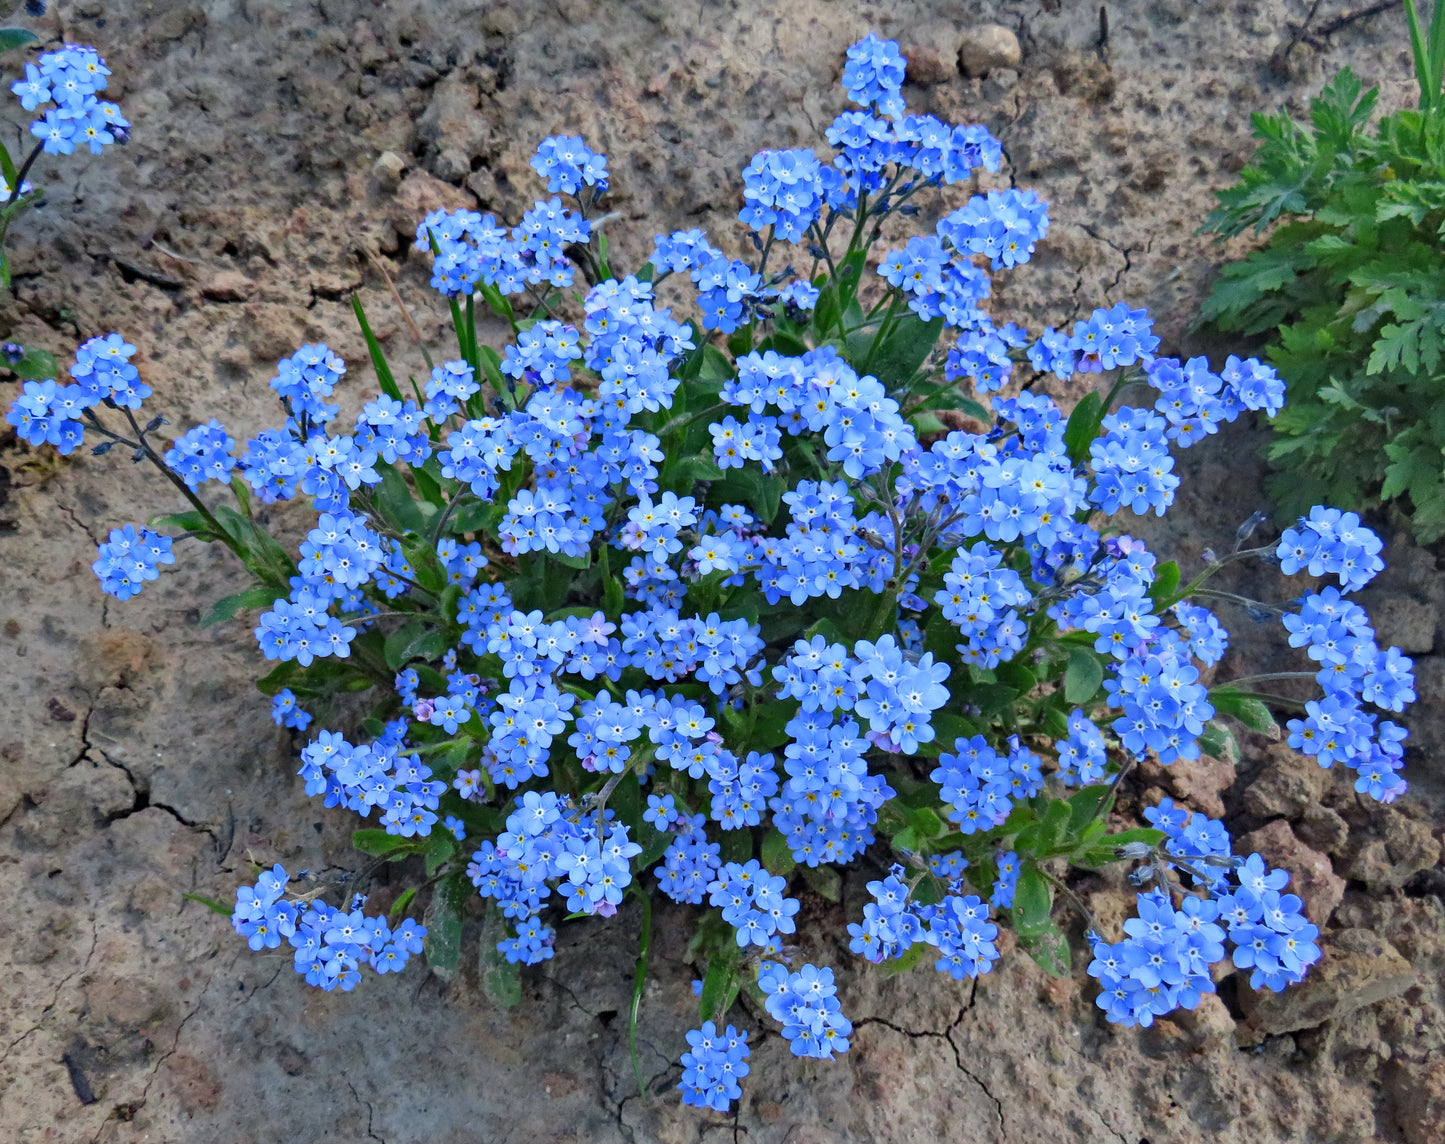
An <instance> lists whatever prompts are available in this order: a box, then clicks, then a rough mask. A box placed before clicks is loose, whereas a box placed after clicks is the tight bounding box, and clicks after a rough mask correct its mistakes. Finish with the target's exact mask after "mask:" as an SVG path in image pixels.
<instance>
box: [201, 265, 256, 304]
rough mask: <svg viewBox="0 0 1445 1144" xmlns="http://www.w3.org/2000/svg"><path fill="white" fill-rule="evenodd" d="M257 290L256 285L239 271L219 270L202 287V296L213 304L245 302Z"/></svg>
mask: <svg viewBox="0 0 1445 1144" xmlns="http://www.w3.org/2000/svg"><path fill="white" fill-rule="evenodd" d="M255 290H256V283H254V282H252V281H251V280H250V279H249V278H247V277H246V276H245V275H244V274H242V273H241V272H240V271H239V270H219V271H217V272H216V273H215V274H213V275H211V280H210V281H209V282H207V283H206V284H205V285H204V286H202V287H201V296H202V297H204V298H209V299H210V300H211V301H212V302H244V301H245V300H246V299H247V298H249V297H250V296H251V295H252V294H253V293H254V292H255Z"/></svg>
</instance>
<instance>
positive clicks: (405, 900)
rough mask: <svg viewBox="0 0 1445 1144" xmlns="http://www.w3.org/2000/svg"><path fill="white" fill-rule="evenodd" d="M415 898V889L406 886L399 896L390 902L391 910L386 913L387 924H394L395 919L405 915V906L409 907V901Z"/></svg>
mask: <svg viewBox="0 0 1445 1144" xmlns="http://www.w3.org/2000/svg"><path fill="white" fill-rule="evenodd" d="M415 897H416V887H415V886H408V887H407V888H406V889H405V890H403V891H402V892H401V896H400V897H398V898H397V899H396V901H394V902H392V904H391V909H389V910H387V911H386V920H387V921H388V922H389V923H395V922H396V919H397V918H399V917H401V916H402V915H403V914H405V913H406V908H407V906H409V905H411V901H412V899H413V898H415Z"/></svg>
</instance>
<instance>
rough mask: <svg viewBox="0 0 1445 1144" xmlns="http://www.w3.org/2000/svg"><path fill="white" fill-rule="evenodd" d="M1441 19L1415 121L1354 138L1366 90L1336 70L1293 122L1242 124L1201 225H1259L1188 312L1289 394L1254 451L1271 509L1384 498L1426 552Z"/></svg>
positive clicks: (1439, 235)
mask: <svg viewBox="0 0 1445 1144" xmlns="http://www.w3.org/2000/svg"><path fill="white" fill-rule="evenodd" d="M1442 10H1445V6H1439V7H1437V10H1436V13H1435V18H1434V19H1433V20H1432V23H1431V30H1430V36H1429V40H1428V43H1429V45H1432V48H1431V50H1435V49H1436V47H1438V48H1439V52H1440V54H1437V55H1434V56H1430V57H1429V59H1428V60H1427V61H1426V67H1425V70H1424V71H1422V72H1421V76H1422V80H1421V82H1422V92H1421V107H1420V109H1419V110H1405V111H1399V112H1396V113H1395V114H1393V115H1389V116H1386V117H1385V118H1383V119H1382V120H1380V122H1379V124H1378V126H1377V127H1376V128H1375V130H1374V131H1373V133H1372V132H1370V131H1368V130H1367V129H1366V125H1367V123H1368V121H1369V119H1370V117H1371V114H1372V113H1373V110H1374V107H1375V99H1376V94H1377V93H1376V91H1375V89H1371V90H1369V91H1363V90H1362V89H1361V85H1360V82H1359V80H1358V79H1357V78H1356V77H1355V75H1354V74H1353V73H1352V72H1351V71H1350V70H1349V69H1348V68H1346V69H1345V70H1344V71H1342V72H1341V73H1340V74H1339V75H1338V76H1336V77H1335V79H1334V81H1333V82H1332V83H1330V84H1329V85H1328V86H1327V87H1326V88H1325V89H1324V91H1322V92H1321V93H1320V95H1319V97H1318V98H1316V99H1315V100H1313V101H1312V103H1311V108H1310V122H1309V124H1308V125H1301V124H1298V123H1296V122H1294V121H1293V120H1291V119H1289V118H1288V117H1287V116H1284V115H1279V116H1266V115H1257V116H1255V120H1254V124H1255V135H1256V137H1257V138H1258V139H1259V141H1260V146H1259V150H1258V151H1257V153H1256V154H1255V156H1254V158H1253V160H1252V161H1251V162H1250V164H1249V165H1248V166H1247V167H1246V168H1245V169H1244V170H1243V171H1242V172H1241V173H1240V182H1239V183H1238V184H1237V185H1236V186H1234V187H1230V188H1229V189H1227V190H1224V191H1221V192H1220V193H1219V201H1220V205H1219V207H1218V208H1217V209H1216V210H1215V211H1214V212H1213V213H1212V214H1210V216H1209V217H1208V219H1207V220H1206V222H1205V228H1206V229H1208V230H1212V231H1214V232H1216V233H1218V234H1219V235H1221V236H1223V237H1226V238H1228V237H1233V236H1235V235H1238V234H1241V233H1243V232H1244V231H1246V230H1249V229H1251V228H1253V230H1254V231H1255V233H1261V232H1264V231H1266V230H1268V229H1269V228H1271V227H1273V228H1274V229H1273V230H1270V232H1269V237H1268V238H1267V240H1266V242H1265V245H1264V246H1263V247H1262V248H1261V249H1259V250H1256V251H1254V252H1253V253H1251V254H1249V255H1248V256H1246V257H1245V258H1244V259H1242V260H1241V261H1239V262H1235V263H1232V264H1230V265H1228V266H1226V267H1225V268H1224V269H1223V271H1222V272H1221V274H1220V277H1219V280H1218V281H1217V282H1216V283H1215V286H1214V290H1213V293H1212V294H1211V296H1210V298H1209V299H1208V301H1207V302H1206V303H1205V305H1204V307H1203V309H1202V311H1201V314H1200V322H1201V323H1209V324H1212V325H1213V326H1215V327H1216V328H1218V329H1219V330H1222V331H1226V332H1238V333H1243V334H1247V335H1258V334H1267V335H1269V336H1270V339H1271V340H1270V343H1269V346H1268V349H1267V355H1268V358H1269V361H1270V362H1271V364H1272V365H1274V366H1275V368H1276V369H1277V370H1278V371H1279V373H1280V375H1281V376H1282V377H1283V378H1284V379H1285V381H1286V383H1287V386H1288V394H1289V401H1288V404H1287V405H1286V407H1285V408H1284V410H1283V411H1282V412H1281V413H1280V414H1279V415H1278V416H1277V417H1276V418H1275V419H1274V429H1275V434H1276V436H1275V440H1274V441H1273V442H1272V443H1271V444H1270V445H1269V446H1268V448H1267V456H1268V457H1269V459H1270V460H1271V461H1272V462H1273V463H1274V465H1275V466H1276V467H1277V468H1278V469H1279V470H1281V471H1280V472H1278V473H1276V474H1274V475H1273V476H1272V478H1271V479H1270V482H1269V484H1270V491H1271V493H1272V494H1273V495H1274V497H1275V500H1276V502H1277V503H1278V504H1279V506H1280V509H1281V511H1282V513H1283V514H1285V515H1286V516H1289V517H1292V516H1295V515H1299V514H1301V513H1303V512H1305V511H1306V510H1307V509H1308V508H1309V507H1310V506H1311V505H1313V504H1318V503H1329V504H1338V505H1341V506H1345V507H1351V508H1368V507H1374V506H1378V505H1380V504H1382V503H1384V502H1393V503H1394V504H1395V505H1396V506H1397V507H1398V508H1399V509H1400V510H1402V511H1403V512H1404V513H1406V514H1407V515H1408V516H1409V518H1410V523H1411V526H1412V527H1413V529H1414V532H1415V535H1416V537H1417V538H1418V539H1419V540H1421V541H1422V542H1426V543H1428V542H1431V541H1434V540H1437V539H1439V538H1440V537H1441V536H1442V535H1445V454H1442V448H1445V407H1442V405H1441V404H1440V402H1439V400H1438V394H1439V392H1440V389H1441V386H1442V384H1445V275H1442V274H1441V272H1440V265H1441V258H1442V254H1445V104H1442V102H1441V100H1440V99H1439V98H1438V96H1439V90H1440V71H1439V64H1440V59H1441V55H1445V20H1441V19H1440V13H1441V11H1442ZM1411 18H1412V20H1413V18H1414V13H1413V8H1412V10H1411ZM1424 43H1425V40H1424V39H1423V38H1422V40H1421V44H1422V45H1423V44H1424ZM1423 50H1424V48H1423V47H1422V48H1420V49H1419V50H1417V56H1418V55H1419V51H1423ZM1432 76H1433V79H1431V78H1430V77H1432ZM1431 83H1433V87H1430V86H1427V85H1428V84H1431Z"/></svg>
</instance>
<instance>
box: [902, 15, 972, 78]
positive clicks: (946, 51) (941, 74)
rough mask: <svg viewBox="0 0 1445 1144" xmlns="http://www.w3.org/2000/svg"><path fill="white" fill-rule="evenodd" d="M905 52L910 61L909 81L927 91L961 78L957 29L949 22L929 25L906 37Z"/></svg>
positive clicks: (936, 22)
mask: <svg viewBox="0 0 1445 1144" xmlns="http://www.w3.org/2000/svg"><path fill="white" fill-rule="evenodd" d="M901 50H902V52H903V56H904V58H905V59H906V60H907V61H908V78H909V80H911V81H912V82H913V83H916V84H921V85H923V86H924V87H932V86H934V85H935V84H940V83H947V82H948V81H949V80H951V79H952V78H953V77H954V76H956V75H957V74H958V58H959V36H958V29H957V27H956V26H955V25H954V24H952V23H948V22H946V21H935V22H934V23H931V24H925V25H923V26H922V27H920V28H918V29H916V30H914V31H913V32H912V33H910V34H909V35H907V36H904V37H902V44H901Z"/></svg>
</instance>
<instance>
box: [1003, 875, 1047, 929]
mask: <svg viewBox="0 0 1445 1144" xmlns="http://www.w3.org/2000/svg"><path fill="white" fill-rule="evenodd" d="M1053 904H1054V903H1053V896H1052V895H1051V894H1050V892H1049V882H1048V879H1047V878H1045V877H1044V874H1043V871H1042V870H1040V869H1039V868H1038V867H1037V866H1036V865H1034V864H1033V863H1032V862H1025V863H1024V865H1023V869H1021V870H1020V871H1019V880H1018V884H1017V885H1016V886H1015V887H1014V904H1013V911H1012V912H1013V923H1014V930H1015V931H1016V932H1017V933H1018V935H1019V937H1020V938H1025V937H1037V936H1038V935H1040V934H1042V933H1043V932H1044V930H1046V929H1047V928H1048V926H1049V911H1050V910H1051V909H1052V908H1053Z"/></svg>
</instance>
